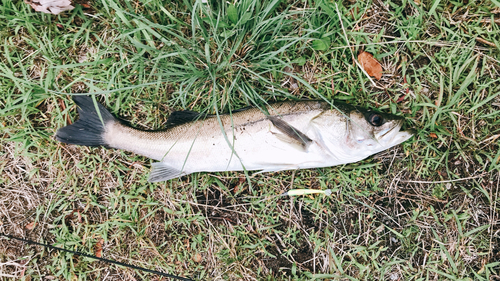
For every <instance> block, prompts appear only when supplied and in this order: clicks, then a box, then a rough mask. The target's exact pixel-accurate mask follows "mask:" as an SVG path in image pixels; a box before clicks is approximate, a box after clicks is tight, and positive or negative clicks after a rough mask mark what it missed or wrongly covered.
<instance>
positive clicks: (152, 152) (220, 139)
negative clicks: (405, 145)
mask: <svg viewBox="0 0 500 281" xmlns="http://www.w3.org/2000/svg"><path fill="white" fill-rule="evenodd" d="M73 101H74V102H75V103H76V105H77V108H78V113H79V119H78V120H77V121H76V122H74V123H73V124H71V125H68V126H66V127H63V128H60V129H59V130H57V132H56V134H55V139H56V140H58V141H60V142H62V143H66V144H73V145H82V146H104V147H107V148H114V149H122V150H126V151H130V152H133V153H136V154H139V155H142V156H145V157H148V158H151V159H154V160H157V161H158V162H154V163H152V164H151V167H152V168H151V173H150V175H149V179H148V181H149V182H159V181H167V180H171V179H175V178H178V177H181V176H184V175H189V174H192V173H197V172H223V171H257V173H263V172H278V171H283V170H295V169H310V168H321V167H331V166H337V165H342V164H348V163H353V162H358V161H361V160H363V159H365V158H367V157H369V156H371V155H373V154H376V153H378V152H381V151H383V150H386V149H388V148H391V147H393V146H395V145H398V144H400V143H402V142H404V141H406V140H408V139H409V138H411V137H412V136H413V134H414V131H413V130H407V131H403V130H401V126H402V125H403V122H404V120H405V119H404V117H401V116H397V115H392V114H386V113H382V112H378V111H374V110H370V109H364V108H360V107H357V106H353V105H349V104H346V103H342V102H337V101H333V103H332V102H327V101H318V100H305V101H286V102H279V103H271V104H269V105H267V106H265V107H264V106H263V107H261V108H258V107H250V108H245V109H242V110H236V111H233V112H231V113H230V114H216V115H210V114H206V113H199V112H194V111H188V110H185V111H175V112H173V113H171V114H170V116H169V118H168V119H167V122H166V128H165V129H163V130H154V131H148V130H141V129H137V128H133V127H131V126H129V125H127V123H126V122H125V121H122V120H121V119H119V118H117V117H115V116H113V115H112V114H111V113H110V112H109V111H108V110H107V109H106V108H105V107H104V106H103V105H101V104H100V103H98V102H94V101H93V99H92V98H91V97H89V96H86V95H74V96H73ZM332 104H333V105H334V106H332Z"/></svg>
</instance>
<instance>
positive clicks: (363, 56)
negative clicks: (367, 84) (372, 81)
mask: <svg viewBox="0 0 500 281" xmlns="http://www.w3.org/2000/svg"><path fill="white" fill-rule="evenodd" d="M358 60H359V63H360V64H361V66H362V67H363V68H364V69H365V71H366V73H368V75H370V76H373V77H375V78H376V79H377V80H380V78H382V66H381V65H380V63H379V62H378V61H377V60H376V59H374V58H373V55H372V54H370V53H367V52H364V51H363V52H361V53H360V54H359V55H358Z"/></svg>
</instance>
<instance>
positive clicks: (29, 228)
mask: <svg viewBox="0 0 500 281" xmlns="http://www.w3.org/2000/svg"><path fill="white" fill-rule="evenodd" d="M35 226H36V222H34V221H32V222H30V223H28V224H27V225H26V226H25V227H24V228H26V229H27V230H32V229H33V228H35Z"/></svg>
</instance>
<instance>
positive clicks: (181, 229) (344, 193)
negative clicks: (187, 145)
mask: <svg viewBox="0 0 500 281" xmlns="http://www.w3.org/2000/svg"><path fill="white" fill-rule="evenodd" d="M256 2H259V4H257V3H254V1H247V0H243V1H238V2H237V3H236V4H235V5H229V4H227V3H222V2H221V1H210V4H203V3H201V1H176V2H174V3H169V4H162V3H160V1H156V0H152V1H145V2H128V1H123V2H115V1H113V0H103V1H99V2H95V3H91V9H84V8H83V7H82V6H80V5H77V7H76V9H74V10H72V11H69V12H65V13H62V14H60V15H59V16H54V15H46V14H41V13H36V12H34V11H33V10H32V9H31V8H30V7H29V6H28V5H26V4H24V3H23V2H22V1H21V2H19V1H18V2H16V3H11V2H9V1H4V2H3V4H2V5H1V6H0V11H1V12H0V44H1V46H0V49H1V50H2V55H1V56H0V90H1V92H2V95H1V96H0V128H1V133H0V135H1V137H2V138H1V139H0V145H1V147H2V149H1V150H0V171H1V175H2V176H1V177H0V231H2V232H5V233H8V234H12V235H18V236H23V237H26V238H29V239H33V240H36V241H39V242H46V243H50V244H54V245H57V246H60V247H65V248H68V249H72V250H78V251H81V252H85V253H94V252H95V246H96V243H97V242H98V241H99V240H100V239H103V240H104V243H103V252H102V253H103V257H105V258H109V259H113V260H117V261H121V262H126V263H131V264H134V265H137V266H142V267H146V268H150V269H157V270H162V271H164V272H168V273H171V274H177V275H182V276H186V277H191V278H193V279H199V280H221V279H224V280H226V279H227V280H321V279H334V280H497V279H498V278H499V275H500V264H499V262H498V261H499V260H500V237H499V231H500V228H499V213H500V212H499V209H500V202H499V197H498V191H499V185H500V183H499V182H500V149H499V146H500V137H499V136H500V117H499V115H500V78H499V77H500V75H499V70H500V68H499V61H500V55H499V46H500V40H499V38H500V36H499V30H500V29H499V26H498V25H497V24H495V23H494V21H495V19H497V18H498V12H497V10H498V8H499V7H498V6H495V5H498V3H497V2H496V1H494V2H489V1H468V2H467V4H464V3H458V2H452V1H427V0H426V1H419V2H418V4H417V3H415V2H412V1H400V0H393V1H391V2H385V3H386V6H382V5H381V4H380V3H379V2H370V1H357V2H355V3H353V4H352V3H350V2H348V1H344V2H342V3H337V4H335V3H334V2H332V1H320V0H314V1H313V0H310V1H298V2H292V1H278V0H274V1H272V0H266V1H256ZM260 2H262V3H260ZM221 3H222V4H221ZM233 4H234V3H233ZM495 8H496V9H497V10H495ZM339 15H340V16H341V18H339ZM342 25H343V27H344V28H342ZM346 37H347V39H348V42H347V41H346ZM478 38H479V39H478ZM484 40H486V41H484ZM484 42H489V43H484ZM361 50H365V51H368V52H370V53H372V54H374V56H375V58H377V59H378V60H379V61H380V62H381V63H382V65H383V68H384V76H383V78H382V79H381V80H380V81H377V80H375V81H374V82H375V85H374V84H373V83H372V82H371V81H370V80H369V79H368V77H366V75H365V74H364V73H363V72H362V70H361V69H360V68H359V67H358V66H357V65H356V64H355V63H354V61H353V58H356V57H357V54H358V52H359V51H361ZM372 80H373V78H372ZM81 93H91V94H96V95H98V96H97V97H98V100H99V101H101V102H103V103H104V104H105V105H106V107H108V108H110V109H111V111H112V112H113V113H114V114H116V115H117V116H121V117H123V118H124V119H126V120H128V121H129V122H130V123H132V124H134V125H135V126H137V127H139V128H143V129H159V128H162V126H163V124H164V123H165V121H166V119H167V118H168V115H169V113H170V112H171V111H173V110H182V109H190V110H198V111H208V112H211V113H215V112H219V113H222V112H230V111H232V110H235V109H238V108H241V107H245V106H248V105H254V106H262V105H265V104H267V103H270V102H274V101H281V100H295V99H324V100H331V99H338V100H344V101H347V102H349V103H352V104H356V105H360V106H364V107H368V108H378V109H379V110H381V111H384V112H388V113H395V114H398V115H404V116H406V117H407V121H406V124H405V126H406V127H414V128H416V129H418V133H417V135H416V136H415V137H414V138H412V139H411V140H409V141H407V142H405V143H403V144H402V145H400V146H398V147H395V148H393V149H390V150H389V151H386V152H383V153H381V154H379V155H376V156H374V157H370V158H368V159H366V160H364V161H361V162H358V163H353V164H349V165H344V166H339V167H333V168H323V169H309V170H299V171H295V172H292V171H287V172H280V173H264V174H259V175H256V176H254V177H252V178H249V179H246V178H245V175H244V174H243V173H239V172H232V173H198V174H193V175H190V176H187V177H183V178H182V179H181V180H171V181H168V182H161V183H155V184H150V183H148V182H147V177H148V173H149V170H150V163H151V161H150V160H149V159H146V158H143V157H140V156H137V155H134V154H131V153H128V152H123V151H115V150H106V149H104V148H86V147H76V146H70V145H64V144H61V143H58V142H57V141H55V140H54V139H53V135H54V133H55V131H56V130H57V129H58V128H60V127H62V126H65V125H66V124H67V122H68V120H75V119H76V117H77V116H76V110H75V106H74V104H73V102H72V101H71V99H70V95H69V94H81ZM480 175H481V176H480ZM466 178H468V179H467V180H458V181H452V180H457V179H466ZM443 181H444V182H443ZM290 188H315V189H327V188H330V189H332V190H333V191H334V192H333V194H332V195H331V196H330V197H326V196H301V197H294V198H288V197H276V196H275V195H278V194H280V193H282V192H284V191H286V190H288V189H290ZM31 222H36V223H37V225H36V226H35V227H34V228H33V229H31V230H29V229H26V225H27V224H29V223H31ZM0 249H3V250H0V276H2V278H5V279H7V278H9V277H8V276H9V275H12V276H17V279H19V278H20V277H21V271H22V270H23V268H25V271H24V275H23V276H24V277H22V278H21V279H23V280H30V279H41V278H43V277H47V276H52V277H55V278H57V279H59V280H77V279H78V280H100V279H104V278H107V279H113V280H115V279H116V280H123V279H127V280H132V279H133V278H135V279H136V280H140V279H153V278H154V277H153V276H151V275H149V274H147V273H144V272H140V271H135V270H130V269H125V268H122V267H117V266H111V265H108V264H105V263H102V262H96V261H93V260H90V259H88V258H82V257H75V256H72V255H70V254H65V253H59V252H54V251H48V250H46V249H42V248H40V247H34V246H27V245H24V244H22V243H19V242H16V241H10V240H7V239H4V238H0ZM198 255H201V261H200V260H198V257H199V256H198ZM23 260H25V262H26V266H25V267H23V264H24V261H23ZM8 262H10V264H7V263H8ZM495 278H497V279H495Z"/></svg>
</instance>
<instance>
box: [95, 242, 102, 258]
mask: <svg viewBox="0 0 500 281" xmlns="http://www.w3.org/2000/svg"><path fill="white" fill-rule="evenodd" d="M103 243H104V239H100V240H99V241H97V243H95V246H94V250H95V256H96V257H98V258H102V244H103Z"/></svg>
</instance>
